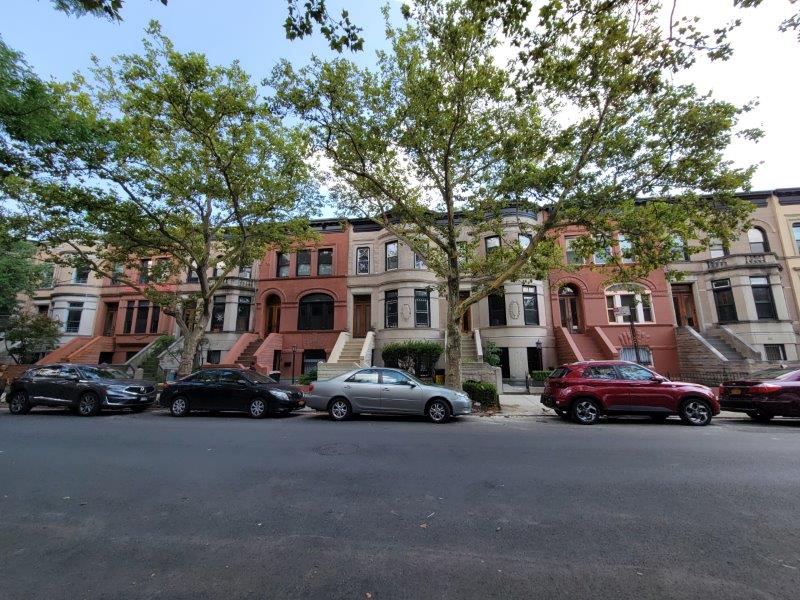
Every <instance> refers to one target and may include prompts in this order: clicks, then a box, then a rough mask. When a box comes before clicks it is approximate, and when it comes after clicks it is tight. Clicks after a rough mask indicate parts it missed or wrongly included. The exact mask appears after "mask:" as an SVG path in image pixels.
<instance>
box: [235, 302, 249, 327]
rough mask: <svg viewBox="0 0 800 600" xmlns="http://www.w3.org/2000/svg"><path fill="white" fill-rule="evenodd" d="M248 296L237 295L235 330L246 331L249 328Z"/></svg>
mask: <svg viewBox="0 0 800 600" xmlns="http://www.w3.org/2000/svg"><path fill="white" fill-rule="evenodd" d="M250 304H251V299H250V296H239V302H238V303H237V305H236V331H247V330H248V329H250Z"/></svg>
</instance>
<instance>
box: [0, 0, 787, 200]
mask: <svg viewBox="0 0 800 600" xmlns="http://www.w3.org/2000/svg"><path fill="white" fill-rule="evenodd" d="M383 3H384V2H383V1H382V0H348V1H347V2H346V4H347V8H348V10H349V11H350V14H351V17H352V20H353V21H354V22H355V23H358V24H359V25H361V26H362V27H363V28H364V38H365V40H366V46H365V51H364V52H361V53H349V52H348V53H345V56H347V57H349V58H352V59H354V60H356V61H357V62H359V63H361V64H369V63H370V62H371V61H372V60H373V59H374V52H375V50H377V49H380V48H383V47H385V45H386V40H385V38H384V30H383V19H382V16H381V14H380V7H381V5H382V4H383ZM0 4H2V20H0V35H1V36H2V37H3V39H4V40H5V42H6V43H7V44H8V45H9V46H10V47H12V48H14V49H16V50H19V51H21V52H23V53H24V54H25V57H26V60H27V61H28V63H29V64H30V65H31V66H32V67H33V69H34V70H35V71H36V72H37V73H38V74H39V75H40V76H42V77H45V78H47V77H53V78H56V79H59V80H64V79H69V78H70V77H71V76H72V74H73V73H74V72H76V71H83V72H86V71H87V70H88V68H89V66H90V64H91V61H90V57H91V55H92V54H95V55H97V56H98V57H99V58H100V59H101V61H107V60H108V59H109V58H111V57H112V56H114V55H115V54H121V53H131V52H136V51H138V50H139V49H140V48H141V39H142V37H143V34H144V29H145V27H146V26H147V23H148V22H149V20H150V19H158V20H159V21H160V22H161V25H162V29H163V31H164V33H166V34H167V35H168V36H169V37H170V38H171V39H172V40H173V41H174V43H175V45H176V47H177V48H178V49H179V50H183V51H189V50H194V51H200V52H204V53H205V54H207V55H208V57H209V59H210V60H211V61H212V62H215V63H222V64H228V63H230V62H232V61H233V60H236V59H238V60H239V61H240V62H241V64H242V66H243V67H244V68H245V69H246V70H247V71H248V72H249V73H250V74H251V75H252V76H253V77H254V79H255V80H257V81H260V80H261V79H263V78H264V77H265V76H267V75H268V74H269V72H270V70H271V69H272V66H273V65H275V64H276V63H277V61H278V60H280V59H281V58H286V59H288V60H289V61H291V62H292V63H293V64H295V65H298V66H299V65H302V64H305V63H306V62H307V61H308V59H309V58H310V56H311V55H312V54H317V55H318V56H321V57H329V56H331V55H333V54H335V53H333V52H332V51H331V50H330V49H328V47H327V45H326V43H325V40H324V38H322V36H320V35H318V34H317V35H314V36H312V38H311V39H306V40H299V41H292V42H290V41H288V40H287V39H286V37H285V35H284V30H283V21H284V20H285V18H286V3H285V1H284V0H169V4H168V6H166V7H165V6H162V5H161V3H160V2H157V1H155V0H127V1H126V2H125V5H124V9H123V16H124V21H123V22H122V23H112V22H109V21H107V20H104V19H98V18H95V17H81V18H75V17H68V16H67V15H64V14H63V13H60V12H58V11H55V10H54V9H53V8H52V6H51V2H50V1H49V0H0ZM329 4H330V5H331V7H332V8H334V10H336V9H338V8H340V7H341V6H343V5H344V2H343V1H340V0H329ZM732 4H733V0H678V12H679V13H687V12H689V11H691V12H692V13H693V14H697V15H698V16H700V17H701V18H702V20H703V22H704V23H707V24H708V25H709V26H711V25H718V24H722V23H725V22H728V21H730V20H731V19H732V18H734V17H736V16H738V17H741V18H742V19H743V21H744V22H743V25H742V26H741V27H740V28H739V29H738V30H736V32H735V33H734V34H733V37H732V40H733V44H734V48H735V54H734V56H733V58H731V59H730V60H729V61H727V62H715V63H708V62H705V61H701V62H700V63H698V64H697V65H696V66H695V67H694V69H693V70H692V71H691V72H690V73H688V74H685V75H682V77H681V81H685V82H689V81H691V82H694V83H695V84H696V85H697V87H698V88H699V89H700V90H701V91H704V92H705V91H710V92H712V93H713V95H714V96H715V97H717V98H720V99H725V100H729V101H731V102H734V103H736V104H743V103H746V102H748V101H750V100H754V99H757V100H758V101H759V103H760V104H759V105H758V107H757V108H756V109H755V110H754V111H753V112H752V113H750V114H748V115H746V118H745V120H744V121H743V123H742V124H743V125H744V126H747V127H752V126H757V127H761V128H762V129H763V130H764V131H765V136H764V138H763V139H762V140H761V141H760V142H758V143H757V144H755V143H752V142H747V141H743V140H738V139H737V140H735V141H734V142H733V144H732V145H731V147H730V149H729V152H728V156H727V158H729V159H730V160H732V161H733V162H734V164H736V165H737V166H747V165H750V164H757V163H761V164H760V166H759V167H758V170H757V171H756V174H755V176H754V178H753V186H752V187H753V189H757V190H761V189H763V190H771V189H776V188H784V187H800V169H799V168H798V167H799V166H800V161H798V155H797V153H796V151H795V146H796V144H797V142H798V140H800V111H798V98H800V77H798V76H797V75H796V74H797V73H798V67H800V41H798V40H797V36H796V34H795V33H791V32H790V33H780V32H779V31H778V25H779V23H780V22H781V20H782V19H784V18H786V17H787V16H789V15H790V14H791V12H792V9H794V10H797V5H794V6H792V5H791V4H790V3H789V0H766V2H765V3H764V5H763V6H762V7H759V8H758V9H753V10H746V11H743V10H738V9H736V10H735V9H733V8H732ZM397 6H398V3H397V2H396V1H394V2H392V9H393V10H394V11H395V12H396V11H397Z"/></svg>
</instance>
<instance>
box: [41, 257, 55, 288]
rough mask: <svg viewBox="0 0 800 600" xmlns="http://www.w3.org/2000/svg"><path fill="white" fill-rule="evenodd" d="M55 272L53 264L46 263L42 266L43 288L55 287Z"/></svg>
mask: <svg viewBox="0 0 800 600" xmlns="http://www.w3.org/2000/svg"><path fill="white" fill-rule="evenodd" d="M54 272H55V265H54V264H53V263H44V264H43V265H42V287H43V288H51V287H53V273H54Z"/></svg>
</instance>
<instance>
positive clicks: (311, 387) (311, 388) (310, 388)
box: [308, 383, 314, 392]
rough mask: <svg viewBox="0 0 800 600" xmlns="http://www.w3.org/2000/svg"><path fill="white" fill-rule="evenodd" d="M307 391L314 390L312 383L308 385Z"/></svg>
mask: <svg viewBox="0 0 800 600" xmlns="http://www.w3.org/2000/svg"><path fill="white" fill-rule="evenodd" d="M308 391H309V392H313V391H314V384H313V383H312V384H311V385H310V386H308Z"/></svg>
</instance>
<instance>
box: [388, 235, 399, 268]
mask: <svg viewBox="0 0 800 600" xmlns="http://www.w3.org/2000/svg"><path fill="white" fill-rule="evenodd" d="M396 268H397V242H388V243H387V244H386V270H387V271H394V270H395V269H396Z"/></svg>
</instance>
